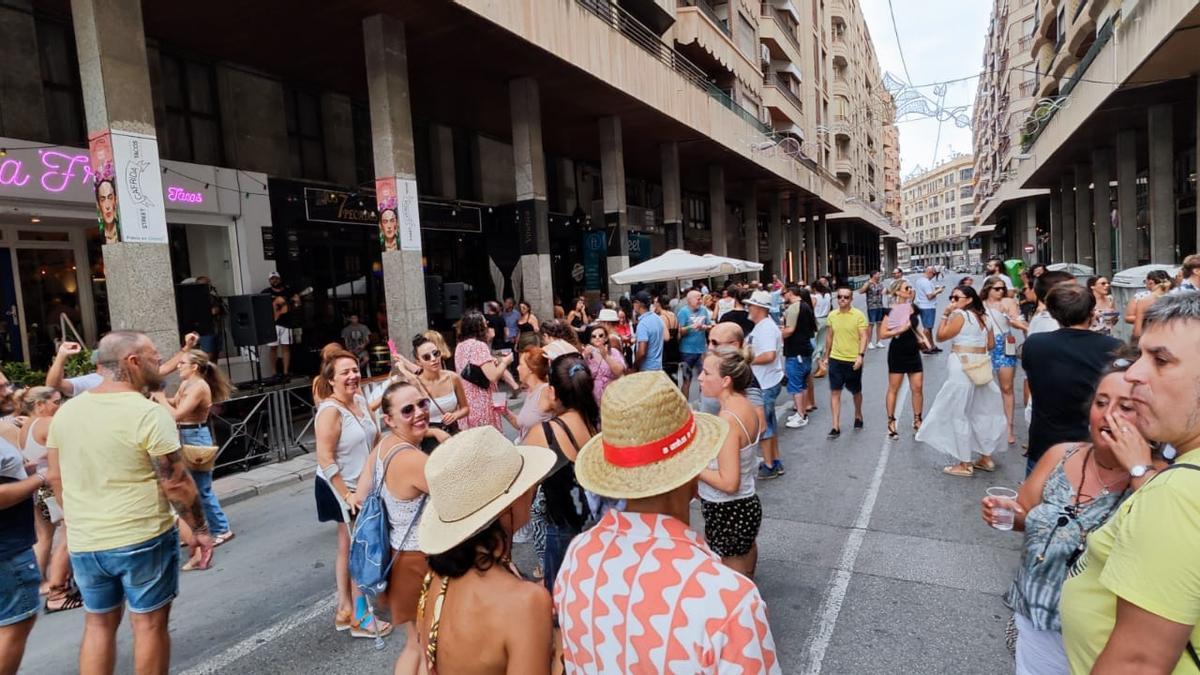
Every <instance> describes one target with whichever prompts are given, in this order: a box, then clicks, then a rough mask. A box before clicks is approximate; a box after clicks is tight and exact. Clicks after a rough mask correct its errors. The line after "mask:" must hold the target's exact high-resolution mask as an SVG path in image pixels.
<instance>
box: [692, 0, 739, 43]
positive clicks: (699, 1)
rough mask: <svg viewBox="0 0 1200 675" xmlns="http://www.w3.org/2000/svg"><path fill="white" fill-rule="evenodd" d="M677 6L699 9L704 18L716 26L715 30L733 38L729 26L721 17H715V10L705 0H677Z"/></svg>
mask: <svg viewBox="0 0 1200 675" xmlns="http://www.w3.org/2000/svg"><path fill="white" fill-rule="evenodd" d="M679 6H680V7H695V8H697V9H699V10H700V11H701V12H703V13H704V15H705V16H707V17H708V18H709V20H710V21H712V22H713V23H715V24H716V25H717V28H720V29H721V32H723V33H725V34H726V35H728V36H730V37H732V36H733V33H732V32H730V30H729V24H727V23H725V21H723V20H722V19H721V17H719V16H717V10H715V9H713V6H712V5H710V4H708V2H707V0H679Z"/></svg>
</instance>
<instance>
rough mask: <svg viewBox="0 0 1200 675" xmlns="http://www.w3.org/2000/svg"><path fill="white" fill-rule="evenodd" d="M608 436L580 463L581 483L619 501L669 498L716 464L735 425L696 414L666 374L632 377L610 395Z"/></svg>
mask: <svg viewBox="0 0 1200 675" xmlns="http://www.w3.org/2000/svg"><path fill="white" fill-rule="evenodd" d="M600 421H601V423H602V424H603V425H604V428H603V431H602V432H601V433H599V434H596V435H595V436H593V437H592V438H591V439H590V440H589V441H588V442H587V443H585V444H584V446H583V448H582V449H580V451H579V456H578V457H577V458H576V459H575V479H576V480H577V481H579V484H580V485H581V486H583V487H584V488H586V489H588V490H591V491H592V492H595V493H596V494H598V495H601V496H604V497H612V498H614V499H641V498H643V497H651V496H654V495H660V494H665V493H667V492H670V491H671V490H674V489H675V488H677V487H679V486H680V485H683V484H685V483H687V482H688V481H690V480H692V479H693V478H695V477H696V476H697V475H699V474H700V472H701V471H702V470H704V468H705V467H706V466H708V464H709V462H711V461H712V460H713V459H714V458H716V456H717V453H718V452H719V451H720V450H721V444H722V443H724V442H725V436H726V435H727V434H728V433H729V425H728V424H726V422H725V421H724V420H722V419H720V418H718V417H716V416H715V415H708V414H705V413H696V412H692V410H691V409H690V408H689V407H688V404H687V399H685V398H684V397H683V394H682V393H681V392H680V391H679V387H676V386H675V384H674V383H672V382H671V380H670V378H668V377H667V376H666V375H665V374H663V373H662V372H646V373H635V374H633V375H626V376H625V377H622V378H620V379H617V380H615V381H613V383H612V384H610V385H609V386H608V388H607V389H605V390H604V398H603V399H602V400H601V402H600Z"/></svg>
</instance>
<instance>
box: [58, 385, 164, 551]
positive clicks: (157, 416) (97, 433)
mask: <svg viewBox="0 0 1200 675" xmlns="http://www.w3.org/2000/svg"><path fill="white" fill-rule="evenodd" d="M46 445H47V446H48V447H51V448H58V463H59V468H60V470H61V472H62V485H63V494H62V497H63V517H64V518H65V519H66V522H67V528H68V531H69V532H70V536H69V537H67V545H68V547H69V548H70V550H71V552H72V553H86V552H90V551H107V550H111V549H114V548H121V547H123V546H131V545H133V544H140V543H141V542H143V541H146V540H149V539H153V538H154V537H157V536H158V535H160V534H162V533H163V532H166V531H167V530H168V529H170V528H171V527H173V526H174V517H173V516H172V515H171V507H170V505H169V504H168V503H167V499H166V497H165V496H163V493H162V490H160V489H159V487H158V479H157V476H156V474H155V471H154V463H153V461H152V459H151V458H153V457H155V456H158V455H166V454H170V453H172V452H175V451H176V450H178V449H179V431H178V430H177V429H176V428H175V420H173V419H172V418H171V414H170V413H168V412H167V410H166V408H163V407H162V406H161V405H159V404H157V403H155V402H153V401H150V400H148V399H146V397H144V396H142V395H141V394H139V393H137V392H120V393H111V394H97V393H95V392H87V393H85V394H82V395H80V396H76V397H75V398H73V399H71V400H70V401H67V402H66V403H64V404H63V406H62V408H60V409H59V411H58V412H57V413H55V415H54V421H53V422H51V423H50V431H49V434H48V437H47V439H46Z"/></svg>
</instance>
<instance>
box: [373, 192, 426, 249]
mask: <svg viewBox="0 0 1200 675" xmlns="http://www.w3.org/2000/svg"><path fill="white" fill-rule="evenodd" d="M375 201H376V207H377V209H378V211H379V242H380V245H381V246H382V248H383V250H385V251H396V250H401V251H420V250H421V216H420V211H419V205H418V197H417V181H415V180H412V179H409V178H379V179H377V180H376V181H375Z"/></svg>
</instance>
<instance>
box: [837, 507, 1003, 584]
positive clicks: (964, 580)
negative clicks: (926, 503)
mask: <svg viewBox="0 0 1200 675" xmlns="http://www.w3.org/2000/svg"><path fill="white" fill-rule="evenodd" d="M979 527H980V529H985V527H984V525H983V524H982V523H981V524H980V526H979ZM1018 539H1019V537H1018ZM1017 563H1018V557H1017V555H1016V554H1015V553H1014V552H1013V551H1012V550H1011V549H1008V548H1000V547H996V546H990V545H988V544H986V543H980V544H975V545H971V544H962V543H958V542H950V541H940V540H937V539H928V538H924V537H910V536H905V535H898V534H888V533H886V532H867V535H866V538H865V539H864V540H863V544H862V548H861V549H859V552H858V559H857V561H856V562H855V565H854V572H855V574H859V573H864V574H871V575H875V576H879V577H887V578H891V579H898V580H904V581H915V582H920V583H925V584H932V585H936V586H945V587H947V588H956V589H960V590H970V591H975V592H980V593H994V594H996V595H1000V594H1003V593H1004V592H1005V591H1007V590H1008V587H1009V586H1010V585H1011V584H1012V580H1013V577H1014V576H1015V575H1016V568H1017Z"/></svg>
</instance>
